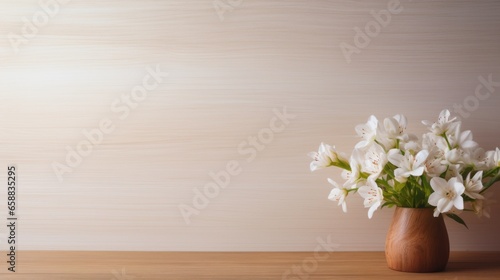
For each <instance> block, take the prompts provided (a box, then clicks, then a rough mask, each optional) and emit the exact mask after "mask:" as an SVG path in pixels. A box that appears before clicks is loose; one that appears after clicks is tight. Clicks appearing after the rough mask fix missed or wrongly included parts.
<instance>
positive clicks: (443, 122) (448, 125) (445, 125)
mask: <svg viewBox="0 0 500 280" xmlns="http://www.w3.org/2000/svg"><path fill="white" fill-rule="evenodd" d="M449 118H450V111H448V110H443V111H441V113H440V114H439V118H438V121H437V122H435V123H433V122H430V121H422V123H423V124H424V125H426V126H428V127H429V129H430V131H432V133H434V134H436V135H442V134H444V133H446V132H448V131H450V130H453V129H455V128H456V126H457V125H460V122H459V121H455V120H456V119H457V118H456V117H455V118H453V119H451V120H450V119H449Z"/></svg>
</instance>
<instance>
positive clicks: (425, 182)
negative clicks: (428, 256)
mask: <svg viewBox="0 0 500 280" xmlns="http://www.w3.org/2000/svg"><path fill="white" fill-rule="evenodd" d="M422 123H423V124H424V125H426V126H427V127H428V129H429V132H427V133H425V134H423V135H422V137H421V138H418V137H417V136H415V135H413V134H409V133H407V132H406V126H407V119H406V118H405V117H404V116H403V115H395V116H394V117H392V118H386V119H384V120H383V121H380V122H379V121H378V120H377V118H376V117H375V116H370V117H369V119H368V121H367V122H366V123H365V124H360V125H358V126H356V132H357V134H358V135H359V136H360V137H361V141H360V142H359V143H357V144H356V145H355V147H354V150H353V151H352V154H351V156H350V157H349V158H347V157H346V156H345V155H344V154H342V153H339V152H337V151H336V150H335V147H332V146H329V145H326V144H324V143H321V145H320V146H319V150H318V152H312V153H310V156H311V157H312V158H313V161H312V162H311V165H310V167H311V171H314V170H317V169H320V168H324V167H329V166H335V167H339V168H341V169H343V171H342V177H343V179H344V180H345V182H344V183H343V184H342V185H339V184H338V183H337V182H335V181H333V180H332V179H328V182H330V183H331V184H332V185H333V186H334V188H333V189H332V191H331V192H330V195H329V196H328V198H329V199H330V200H333V201H335V202H338V204H339V205H340V206H342V209H343V211H344V212H347V205H346V200H347V198H348V197H349V195H350V194H352V193H358V194H359V195H360V196H361V197H362V198H363V199H364V206H365V207H366V208H369V210H368V217H369V218H372V216H373V213H374V212H375V211H376V210H377V209H379V208H383V207H386V206H387V207H392V206H398V207H405V208H433V209H434V210H433V215H434V217H438V216H439V215H440V214H441V213H442V214H445V215H447V216H448V217H450V218H452V219H453V220H455V221H457V222H459V223H461V224H463V225H464V226H466V224H465V222H464V220H463V219H462V218H461V217H460V216H459V214H460V213H461V212H462V211H472V212H474V213H476V214H477V215H478V216H486V217H489V213H488V207H487V204H488V201H487V200H486V198H485V192H486V191H487V190H488V189H489V188H490V187H491V186H492V185H493V184H494V183H495V182H497V181H499V180H500V172H499V171H500V149H498V148H496V150H492V151H484V150H483V149H482V148H480V147H479V145H478V144H477V143H476V142H475V141H474V140H473V139H472V132H471V131H469V130H466V131H461V122H460V121H458V120H457V119H456V118H450V112H449V111H448V110H443V111H442V112H441V113H440V115H439V118H438V120H437V121H436V122H429V121H422ZM466 227H467V226H466Z"/></svg>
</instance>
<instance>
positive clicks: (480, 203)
mask: <svg viewBox="0 0 500 280" xmlns="http://www.w3.org/2000/svg"><path fill="white" fill-rule="evenodd" d="M492 196H493V193H492V192H489V193H486V195H485V198H484V199H476V200H474V201H473V202H472V210H474V213H476V215H477V216H478V217H482V216H485V217H486V218H489V217H490V205H491V204H494V203H496V201H495V200H491V197H492Z"/></svg>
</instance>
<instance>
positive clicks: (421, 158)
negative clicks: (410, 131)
mask: <svg viewBox="0 0 500 280" xmlns="http://www.w3.org/2000/svg"><path fill="white" fill-rule="evenodd" d="M428 156H429V151H427V150H422V151H420V152H418V154H417V155H416V156H415V164H414V165H415V166H421V165H422V164H423V163H424V162H425V161H426V160H427V157H428Z"/></svg>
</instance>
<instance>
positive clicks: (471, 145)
mask: <svg viewBox="0 0 500 280" xmlns="http://www.w3.org/2000/svg"><path fill="white" fill-rule="evenodd" d="M456 145H457V146H458V147H460V148H462V149H475V148H477V146H478V144H477V142H475V141H473V140H472V132H471V131H470V130H466V131H464V132H462V133H460V134H459V135H458V137H457V140H456Z"/></svg>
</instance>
